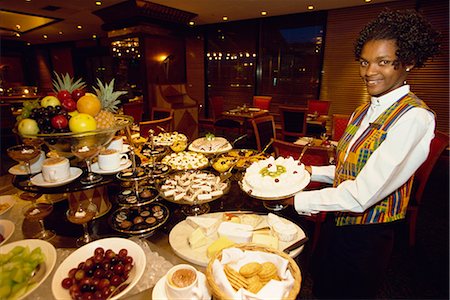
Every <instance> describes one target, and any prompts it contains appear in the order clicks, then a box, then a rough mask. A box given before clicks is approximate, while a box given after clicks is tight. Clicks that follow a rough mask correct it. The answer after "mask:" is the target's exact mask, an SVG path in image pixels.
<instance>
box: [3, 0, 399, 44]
mask: <svg viewBox="0 0 450 300" xmlns="http://www.w3.org/2000/svg"><path fill="white" fill-rule="evenodd" d="M123 1H124V0H102V1H101V5H97V4H96V2H97V1H94V0H66V1H61V0H0V7H1V9H0V27H3V28H9V29H13V30H16V32H18V33H19V34H17V33H16V35H17V36H14V34H13V33H11V32H7V31H5V30H2V29H0V36H1V38H8V39H16V40H21V41H26V42H29V43H31V44H42V43H57V42H64V41H74V40H83V39H91V38H93V35H95V36H96V37H104V36H106V32H104V31H103V30H102V29H101V25H102V24H103V22H102V20H101V19H100V18H99V17H97V16H95V15H94V14H92V12H93V11H96V10H99V9H101V8H105V7H108V6H111V5H114V4H117V3H120V2H123ZM365 1H366V0H320V1H319V0H239V1H238V0H152V1H150V2H153V3H157V4H161V5H165V6H169V7H173V8H177V9H180V10H184V11H187V12H190V13H194V14H196V15H197V17H195V18H194V19H193V20H192V21H194V22H195V25H202V24H211V23H220V22H224V21H223V20H222V17H223V16H227V17H228V21H227V22H230V21H236V20H244V19H253V18H261V17H263V16H262V15H261V11H266V12H267V15H266V16H265V17H271V16H278V15H285V14H292V13H301V12H307V11H318V10H329V9H336V8H343V7H351V6H360V5H373V4H376V3H381V2H389V1H392V0H371V1H370V2H365ZM309 5H313V6H314V9H313V10H308V6H309ZM55 8H57V9H56V10H55ZM52 9H54V10H52ZM1 10H3V12H2V11H1ZM11 11H12V12H21V13H25V14H28V15H33V16H38V17H46V18H51V19H52V20H47V19H45V18H44V19H45V21H46V22H44V23H45V24H43V23H42V22H43V21H42V18H38V20H40V22H41V23H39V24H40V26H41V27H38V28H37V29H33V30H29V31H25V30H24V29H23V28H24V27H23V26H24V25H23V24H22V25H21V24H20V23H21V22H23V23H25V22H26V17H25V16H17V17H15V18H14V17H13V18H11V17H8V18H6V17H5V15H6V14H9V12H11ZM2 14H3V15H2ZM53 19H54V20H53ZM14 22H15V23H17V24H14ZM29 22H30V23H32V22H34V21H33V20H30V21H29ZM17 25H20V30H17ZM79 25H81V29H79V28H77V26H79ZM195 25H194V26H195ZM27 26H29V24H27ZM18 35H20V36H18ZM44 35H46V36H47V38H44Z"/></svg>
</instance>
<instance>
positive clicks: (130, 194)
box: [117, 187, 159, 207]
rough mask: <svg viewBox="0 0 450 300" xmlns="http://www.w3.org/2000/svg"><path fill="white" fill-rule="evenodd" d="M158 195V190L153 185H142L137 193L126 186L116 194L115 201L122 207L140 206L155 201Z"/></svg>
mask: <svg viewBox="0 0 450 300" xmlns="http://www.w3.org/2000/svg"><path fill="white" fill-rule="evenodd" d="M158 195H159V193H158V190H156V189H155V188H153V187H144V188H142V189H141V190H140V191H138V192H137V193H136V191H135V190H134V189H132V188H126V189H124V190H122V191H121V192H120V193H119V195H118V196H117V203H118V204H119V205H120V206H124V207H130V206H142V205H147V204H150V203H152V202H153V201H155V200H156V199H157V198H158Z"/></svg>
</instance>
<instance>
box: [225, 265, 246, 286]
mask: <svg viewBox="0 0 450 300" xmlns="http://www.w3.org/2000/svg"><path fill="white" fill-rule="evenodd" d="M223 270H224V272H225V275H226V276H227V278H228V281H229V282H230V284H231V286H232V287H233V288H234V289H235V290H239V289H240V288H244V289H247V287H248V281H247V279H246V278H245V277H244V276H242V275H241V274H239V272H238V271H236V270H234V269H233V268H231V267H230V266H228V265H225V266H224V267H223Z"/></svg>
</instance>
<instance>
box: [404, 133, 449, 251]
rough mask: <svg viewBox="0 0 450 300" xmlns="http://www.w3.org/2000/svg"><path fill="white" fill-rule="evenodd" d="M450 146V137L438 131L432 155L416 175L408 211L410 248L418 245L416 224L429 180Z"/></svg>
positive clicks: (432, 142) (430, 154)
mask: <svg viewBox="0 0 450 300" xmlns="http://www.w3.org/2000/svg"><path fill="white" fill-rule="evenodd" d="M448 145H449V136H448V135H447V134H445V133H443V132H440V131H436V132H435V137H434V138H433V140H432V141H431V145H430V153H429V154H428V157H427V159H426V160H425V161H424V162H423V164H422V165H421V166H420V167H419V169H417V171H416V173H415V174H414V181H413V187H412V191H411V198H410V200H409V204H408V209H407V211H406V221H407V222H408V225H409V246H411V247H412V246H414V245H415V244H416V222H417V215H418V213H419V207H420V204H421V203H422V200H423V192H424V190H425V187H426V186H427V182H428V178H429V177H430V174H431V171H432V170H433V168H434V166H435V165H436V162H437V161H438V159H439V157H440V156H441V154H442V152H443V151H444V150H445V149H446V148H447V147H448Z"/></svg>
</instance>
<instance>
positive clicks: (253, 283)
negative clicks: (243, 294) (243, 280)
mask: <svg viewBox="0 0 450 300" xmlns="http://www.w3.org/2000/svg"><path fill="white" fill-rule="evenodd" d="M250 279H251V280H250ZM263 286H264V283H262V282H261V280H260V279H259V277H258V276H253V277H250V278H249V282H248V286H247V290H248V291H249V292H252V293H253V294H256V293H258V292H259V290H260V289H262V288H263Z"/></svg>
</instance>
